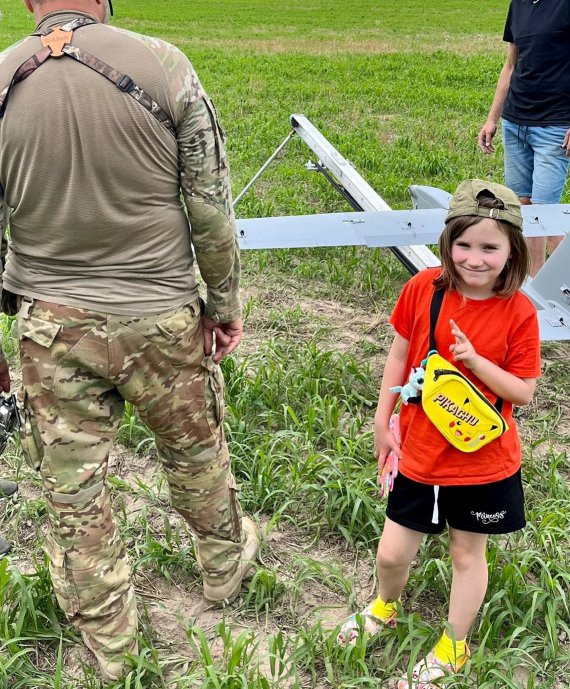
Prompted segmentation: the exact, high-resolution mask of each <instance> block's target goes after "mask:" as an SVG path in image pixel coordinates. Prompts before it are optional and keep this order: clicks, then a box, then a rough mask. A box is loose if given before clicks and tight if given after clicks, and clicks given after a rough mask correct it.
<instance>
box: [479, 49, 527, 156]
mask: <svg viewBox="0 0 570 689" xmlns="http://www.w3.org/2000/svg"><path fill="white" fill-rule="evenodd" d="M518 57H519V51H518V48H517V47H516V45H515V44H514V43H509V46H508V48H507V59H506V61H505V64H504V65H503V69H502V70H501V74H500V75H499V81H498V82H497V88H496V89H495V96H494V97H493V102H492V104H491V109H490V110H489V114H488V116H487V122H485V125H484V126H483V128H482V129H481V131H480V132H479V137H478V143H479V148H480V149H481V150H482V151H483V153H493V151H494V150H495V149H494V147H493V137H494V136H495V134H496V133H497V124H498V122H499V120H500V118H501V113H502V112H503V105H504V104H505V98H506V97H507V93H508V92H509V87H510V85H511V77H512V74H513V70H514V68H515V65H516V64H517V60H518Z"/></svg>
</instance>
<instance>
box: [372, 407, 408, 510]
mask: <svg viewBox="0 0 570 689" xmlns="http://www.w3.org/2000/svg"><path fill="white" fill-rule="evenodd" d="M401 454H402V452H401V450H400V418H399V416H398V414H393V415H392V417H391V418H390V425H389V427H388V428H386V427H385V424H384V423H381V422H380V421H379V420H378V419H375V422H374V455H375V457H376V458H377V460H378V483H379V485H380V496H381V497H384V496H385V495H387V494H388V493H389V492H390V491H391V490H392V488H393V487H394V479H395V478H396V476H397V475H398V460H399V458H400V456H401Z"/></svg>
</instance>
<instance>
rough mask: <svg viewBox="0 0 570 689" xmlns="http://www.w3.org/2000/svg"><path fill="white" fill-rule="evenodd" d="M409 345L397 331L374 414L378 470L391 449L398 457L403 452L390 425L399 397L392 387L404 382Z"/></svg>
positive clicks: (375, 451) (375, 454)
mask: <svg viewBox="0 0 570 689" xmlns="http://www.w3.org/2000/svg"><path fill="white" fill-rule="evenodd" d="M409 346H410V343H409V341H408V340H406V339H404V338H403V337H402V336H401V335H399V334H398V333H396V335H395V336H394V341H393V342H392V346H391V347H390V351H389V353H388V356H387V357H386V363H385V365H384V373H383V375H382V383H381V385H380V395H379V397H378V406H377V407H376V414H375V416H374V456H375V457H376V459H377V460H378V471H381V470H382V467H383V466H384V462H385V461H386V457H387V456H388V453H389V452H390V450H393V451H394V452H395V454H396V455H397V456H398V457H400V456H401V454H402V453H401V450H400V446H399V444H398V443H397V441H396V438H394V435H393V433H392V431H391V430H390V426H389V424H390V416H391V415H392V412H393V411H394V407H395V406H396V401H397V399H398V394H397V393H393V392H390V388H393V387H397V386H398V385H403V384H404V381H405V379H406V358H407V356H408V348H409Z"/></svg>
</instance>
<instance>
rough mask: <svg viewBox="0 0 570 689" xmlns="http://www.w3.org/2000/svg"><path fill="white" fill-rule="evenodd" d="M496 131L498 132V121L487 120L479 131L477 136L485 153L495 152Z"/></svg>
mask: <svg viewBox="0 0 570 689" xmlns="http://www.w3.org/2000/svg"><path fill="white" fill-rule="evenodd" d="M496 133H497V124H496V122H490V121H487V122H486V124H485V126H484V127H483V128H482V129H481V131H480V132H479V137H478V138H477V142H478V144H479V148H480V149H481V150H482V151H483V153H493V152H494V150H495V149H494V147H493V137H494V136H495V134H496Z"/></svg>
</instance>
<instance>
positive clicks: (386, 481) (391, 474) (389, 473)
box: [379, 414, 401, 498]
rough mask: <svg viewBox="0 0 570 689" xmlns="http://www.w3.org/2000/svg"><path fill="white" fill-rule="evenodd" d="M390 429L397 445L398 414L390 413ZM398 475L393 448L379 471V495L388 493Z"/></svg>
mask: <svg viewBox="0 0 570 689" xmlns="http://www.w3.org/2000/svg"><path fill="white" fill-rule="evenodd" d="M390 430H391V431H392V435H393V436H394V438H396V442H397V443H398V445H399V444H400V442H401V440H400V415H399V414H392V416H391V417H390ZM397 475H398V456H397V455H396V453H395V452H394V451H393V450H390V452H389V453H388V456H387V457H386V461H385V462H384V466H383V467H382V472H381V473H380V478H379V483H380V497H382V498H383V497H384V496H385V495H388V493H389V492H390V491H391V490H392V488H393V487H394V479H395V478H396V476H397Z"/></svg>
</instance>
